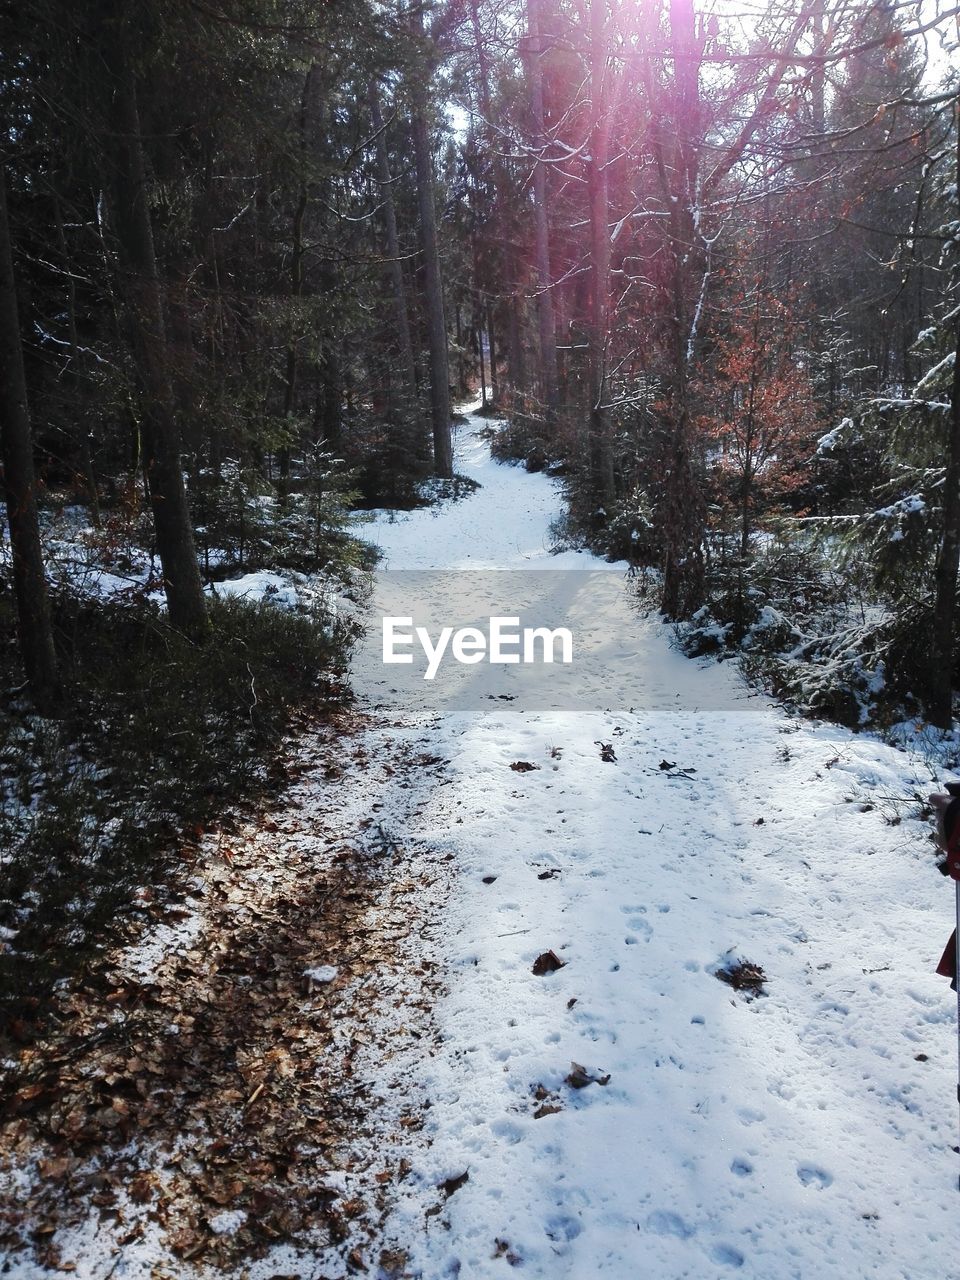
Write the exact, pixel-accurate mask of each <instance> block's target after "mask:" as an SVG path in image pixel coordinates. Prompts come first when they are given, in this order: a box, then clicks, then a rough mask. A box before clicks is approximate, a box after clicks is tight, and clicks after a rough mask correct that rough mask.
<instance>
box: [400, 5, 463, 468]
mask: <svg viewBox="0 0 960 1280" xmlns="http://www.w3.org/2000/svg"><path fill="white" fill-rule="evenodd" d="M411 25H412V27H413V30H414V33H415V34H416V35H419V36H421V37H422V35H423V18H422V14H421V12H420V11H419V10H418V11H416V13H415V15H414V16H411ZM410 102H411V119H410V124H411V130H412V133H413V150H414V157H415V161H416V170H417V206H418V209H419V213H420V237H421V244H422V248H423V268H424V282H425V292H426V307H427V334H428V344H429V348H430V410H431V417H432V420H433V469H434V472H435V474H436V475H438V476H441V477H446V478H447V479H449V478H451V477H452V476H453V443H452V441H451V438H450V418H451V411H450V367H449V357H448V351H447V324H446V320H445V318H444V311H443V277H442V275H441V271H440V250H439V247H438V244H437V211H436V207H435V203H434V199H435V198H434V188H433V156H432V154H431V148H430V132H429V128H428V126H427V77H426V75H425V74H423V73H422V72H421V73H420V74H418V73H417V72H416V71H414V73H413V75H412V77H411V83H410Z"/></svg>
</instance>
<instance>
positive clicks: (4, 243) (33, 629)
mask: <svg viewBox="0 0 960 1280" xmlns="http://www.w3.org/2000/svg"><path fill="white" fill-rule="evenodd" d="M0 435H2V446H3V475H4V487H5V490H6V500H7V519H8V521H9V524H10V547H11V552H12V557H13V589H14V594H15V596H16V601H17V624H18V630H19V634H20V652H21V655H22V657H23V666H24V670H25V671H26V675H27V681H28V683H29V685H30V692H31V694H32V696H33V700H34V703H35V704H36V706H37V708H38V709H39V710H40V711H41V712H43V713H48V712H50V711H52V710H53V709H54V707H55V705H56V701H57V694H58V680H57V658H56V653H55V651H54V647H53V632H52V630H51V626H50V605H49V601H48V599H47V580H46V577H45V575H44V570H43V551H42V548H41V546H40V525H39V521H38V519H37V499H36V489H37V486H36V477H35V474H34V465H33V441H32V439H31V433H30V410H29V406H28V404H27V380H26V375H25V373H24V368H23V349H22V347H21V345H20V318H19V314H18V311H17V291H16V282H15V279H14V274H13V250H12V246H11V243H10V223H9V219H8V217H7V192H6V177H5V174H4V171H3V166H2V165H0Z"/></svg>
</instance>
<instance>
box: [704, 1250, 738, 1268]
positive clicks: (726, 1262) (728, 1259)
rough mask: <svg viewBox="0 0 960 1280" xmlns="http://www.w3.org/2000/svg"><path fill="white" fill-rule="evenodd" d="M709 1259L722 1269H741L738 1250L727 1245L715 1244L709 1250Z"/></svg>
mask: <svg viewBox="0 0 960 1280" xmlns="http://www.w3.org/2000/svg"><path fill="white" fill-rule="evenodd" d="M710 1257H711V1258H712V1259H713V1260H714V1262H717V1263H719V1264H720V1265H721V1266H723V1267H734V1268H736V1267H742V1266H743V1263H744V1257H743V1254H742V1253H741V1252H740V1250H739V1249H734V1248H733V1246H732V1245H729V1244H715V1245H714V1246H713V1248H712V1249H711V1250H710Z"/></svg>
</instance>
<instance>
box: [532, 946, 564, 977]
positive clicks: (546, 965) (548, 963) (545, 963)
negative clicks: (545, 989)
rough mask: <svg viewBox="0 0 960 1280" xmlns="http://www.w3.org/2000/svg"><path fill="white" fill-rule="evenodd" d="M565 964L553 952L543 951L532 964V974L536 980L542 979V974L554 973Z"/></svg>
mask: <svg viewBox="0 0 960 1280" xmlns="http://www.w3.org/2000/svg"><path fill="white" fill-rule="evenodd" d="M565 964H566V961H565V960H561V959H560V957H559V956H558V955H557V953H556V952H555V951H543V952H541V953H540V955H538V956H537V958H536V960H534V962H533V972H534V974H535V975H536V976H537V977H538V978H542V977H543V976H544V974H547V973H556V971H557V970H558V969H562V968H563V967H564V965H565Z"/></svg>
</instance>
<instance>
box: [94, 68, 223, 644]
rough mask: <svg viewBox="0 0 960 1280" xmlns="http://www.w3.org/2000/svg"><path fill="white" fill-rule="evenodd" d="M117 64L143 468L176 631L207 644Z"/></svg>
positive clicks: (155, 286)
mask: <svg viewBox="0 0 960 1280" xmlns="http://www.w3.org/2000/svg"><path fill="white" fill-rule="evenodd" d="M111 62H112V66H113V71H114V76H115V81H116V83H115V89H114V92H115V98H114V107H115V119H116V126H117V132H116V134H115V135H114V136H113V138H112V147H113V156H112V159H113V168H114V174H115V191H114V220H115V229H116V234H117V241H118V243H119V248H120V270H121V279H122V288H123V294H124V300H125V305H126V312H127V324H128V327H129V332H130V339H131V343H132V346H133V355H134V363H135V365H136V369H137V375H138V377H139V381H140V389H141V392H142V402H141V413H142V422H143V437H144V468H145V471H146V474H147V476H148V478H149V485H150V506H151V508H152V511H153V521H154V529H155V531H156V538H157V552H158V554H159V556H160V564H161V567H162V569H163V586H164V591H165V593H166V597H167V612H168V614H169V617H170V623H171V625H172V626H174V627H176V628H177V630H178V631H182V632H184V633H185V634H186V635H190V636H194V637H195V638H201V637H203V636H204V635H205V634H206V632H207V631H208V629H209V619H208V616H207V606H206V600H205V599H204V595H203V587H202V586H201V583H200V569H199V566H198V564H197V554H196V548H195V546H194V541H193V529H192V526H191V523H190V511H189V508H188V506H187V495H186V490H185V489H184V485H183V470H182V466H181V461H180V436H179V431H178V429H177V421H176V412H175V409H174V398H173V388H172V384H171V379H170V365H169V353H168V350H167V340H166V331H165V326H164V316H163V301H162V298H161V293H160V279H159V276H158V273H157V261H156V256H155V253H154V247H153V228H152V226H151V223H150V209H149V206H148V204H147V192H146V166H145V163H144V156H143V140H142V137H141V133H140V115H139V110H138V106H137V86H136V80H135V79H134V74H133V71H132V68H131V66H130V64H129V61H128V58H127V56H126V55H125V54H124V53H123V52H122V51H119V50H118V48H117V46H116V45H114V47H113V49H112V51H111Z"/></svg>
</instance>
